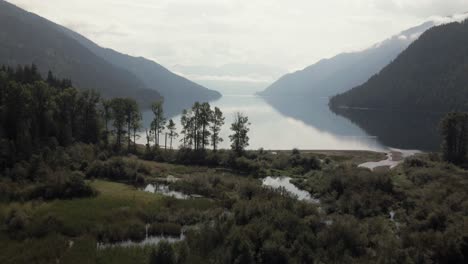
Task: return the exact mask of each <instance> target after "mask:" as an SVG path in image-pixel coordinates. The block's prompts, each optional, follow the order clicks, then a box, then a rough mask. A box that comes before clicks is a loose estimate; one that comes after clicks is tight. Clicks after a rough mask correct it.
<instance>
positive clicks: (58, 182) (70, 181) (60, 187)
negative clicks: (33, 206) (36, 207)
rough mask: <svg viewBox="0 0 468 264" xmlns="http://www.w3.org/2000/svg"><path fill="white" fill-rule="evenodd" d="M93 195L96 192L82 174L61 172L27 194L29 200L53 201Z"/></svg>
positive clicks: (54, 174)
mask: <svg viewBox="0 0 468 264" xmlns="http://www.w3.org/2000/svg"><path fill="white" fill-rule="evenodd" d="M92 195H95V191H94V190H93V189H92V188H91V186H89V185H88V184H86V183H85V181H84V175H83V174H82V173H80V172H69V171H68V172H67V171H59V172H54V173H53V175H52V177H51V179H49V180H48V181H47V182H44V183H39V184H37V185H35V186H33V187H32V188H31V190H30V191H29V192H28V193H27V198H28V199H36V198H42V199H46V200H51V199H71V198H81V197H89V196H92Z"/></svg>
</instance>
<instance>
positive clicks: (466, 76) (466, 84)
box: [331, 21, 468, 111]
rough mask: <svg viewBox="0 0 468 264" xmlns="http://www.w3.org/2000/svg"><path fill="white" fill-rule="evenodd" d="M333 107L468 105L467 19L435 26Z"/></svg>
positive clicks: (437, 107)
mask: <svg viewBox="0 0 468 264" xmlns="http://www.w3.org/2000/svg"><path fill="white" fill-rule="evenodd" d="M331 105H332V106H334V107H343V106H346V107H367V108H387V109H389V108H399V109H417V110H431V111H450V110H466V109H468V21H464V22H462V23H451V24H446V25H442V26H438V27H434V28H432V29H430V30H428V31H427V32H426V33H424V34H423V35H422V36H421V37H420V38H419V39H418V40H417V41H415V42H414V43H413V44H412V45H410V46H409V47H408V49H407V50H405V51H404V52H403V53H402V54H401V55H400V56H398V57H397V59H395V61H393V62H392V63H391V64H390V65H388V66H387V67H385V68H384V69H383V70H382V71H381V72H380V73H378V74H376V75H375V76H373V77H372V78H371V79H370V80H369V81H368V82H366V83H365V84H363V85H361V86H358V87H356V88H354V89H352V90H350V91H348V92H345V93H343V94H340V95H337V96H335V97H334V98H332V100H331Z"/></svg>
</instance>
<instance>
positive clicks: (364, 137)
mask: <svg viewBox="0 0 468 264" xmlns="http://www.w3.org/2000/svg"><path fill="white" fill-rule="evenodd" d="M211 105H212V106H217V107H219V108H220V109H221V110H222V111H223V113H224V116H225V117H226V124H225V125H224V127H223V129H222V131H221V137H223V138H224V142H223V143H222V144H221V146H220V147H221V148H229V147H230V143H229V138H228V136H229V134H230V133H231V131H230V125H231V123H232V121H233V119H234V114H235V112H238V111H240V112H243V113H244V114H246V115H247V116H248V117H249V121H250V122H251V126H250V132H249V137H250V146H249V149H258V148H261V147H262V148H265V149H275V150H283V149H292V148H300V149H340V150H356V149H358V150H379V151H380V150H383V149H384V147H383V146H382V145H381V144H380V143H379V142H378V141H377V139H376V138H375V137H373V136H369V135H368V134H367V133H366V132H365V131H363V130H362V129H361V128H359V127H358V126H356V125H355V124H353V123H352V122H350V121H349V120H347V119H346V118H343V117H341V116H338V115H336V114H334V113H332V112H331V111H330V110H329V108H328V105H327V100H326V99H324V98H322V99H319V100H315V101H314V102H311V101H305V100H301V101H298V100H292V101H287V102H285V103H281V104H279V103H274V102H273V103H272V102H270V101H269V102H268V103H267V102H266V101H265V100H264V99H263V98H261V97H257V96H253V95H231V96H224V97H222V98H221V99H219V100H217V101H214V102H212V103H211ZM151 118H152V114H151V113H150V112H146V113H144V123H145V126H146V127H148V126H149V123H150V122H151ZM174 121H175V122H176V124H177V128H178V130H179V132H180V115H178V116H175V117H174ZM179 134H180V133H179ZM161 138H162V139H163V138H164V137H161ZM139 142H140V143H145V136H144V132H143V133H141V138H140V140H139ZM160 144H161V145H164V140H163V141H162V142H160ZM174 145H175V146H178V145H179V142H178V140H177V142H175V143H174Z"/></svg>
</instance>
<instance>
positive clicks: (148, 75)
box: [62, 27, 221, 103]
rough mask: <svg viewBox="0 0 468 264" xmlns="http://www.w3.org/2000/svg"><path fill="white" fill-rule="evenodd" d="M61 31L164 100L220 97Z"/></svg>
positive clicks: (154, 66)
mask: <svg viewBox="0 0 468 264" xmlns="http://www.w3.org/2000/svg"><path fill="white" fill-rule="evenodd" d="M62 29H63V30H64V32H65V33H67V34H68V35H70V36H71V37H72V38H74V39H76V40H77V41H78V42H80V43H81V44H82V45H84V46H85V47H87V48H88V49H89V50H91V51H92V52H94V53H95V54H96V55H98V56H100V57H101V58H103V59H105V60H106V61H107V62H109V63H111V64H113V65H115V66H119V67H122V68H124V69H125V70H127V71H129V72H131V73H133V74H134V75H136V76H137V77H138V78H139V79H140V80H142V81H143V83H144V84H145V85H146V86H147V87H148V88H150V89H153V90H157V91H158V92H159V93H160V94H161V95H162V96H163V97H164V98H165V99H166V100H168V101H174V100H178V101H180V102H182V101H186V103H193V102H195V101H211V100H215V99H218V98H220V97H221V94H220V93H219V92H217V91H214V90H210V89H207V88H205V87H203V86H201V85H199V84H196V83H194V82H192V81H190V80H188V79H186V78H184V77H181V76H179V75H176V74H174V73H172V72H170V71H169V70H168V69H166V68H164V67H163V66H161V65H160V64H158V63H156V62H154V61H151V60H148V59H146V58H143V57H133V56H130V55H126V54H122V53H119V52H117V51H115V50H112V49H108V48H102V47H100V46H99V45H97V44H95V43H94V42H92V41H90V40H89V39H87V38H85V37H84V36H82V35H80V34H78V33H76V32H74V31H71V30H69V29H68V28H65V27H62Z"/></svg>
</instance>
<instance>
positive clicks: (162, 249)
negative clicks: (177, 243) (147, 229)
mask: <svg viewBox="0 0 468 264" xmlns="http://www.w3.org/2000/svg"><path fill="white" fill-rule="evenodd" d="M175 259H176V258H175V254H174V249H173V248H172V245H171V244H169V242H167V241H161V242H159V244H158V246H157V247H156V249H154V250H153V251H151V254H150V261H149V263H150V264H161V263H164V264H172V263H175Z"/></svg>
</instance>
